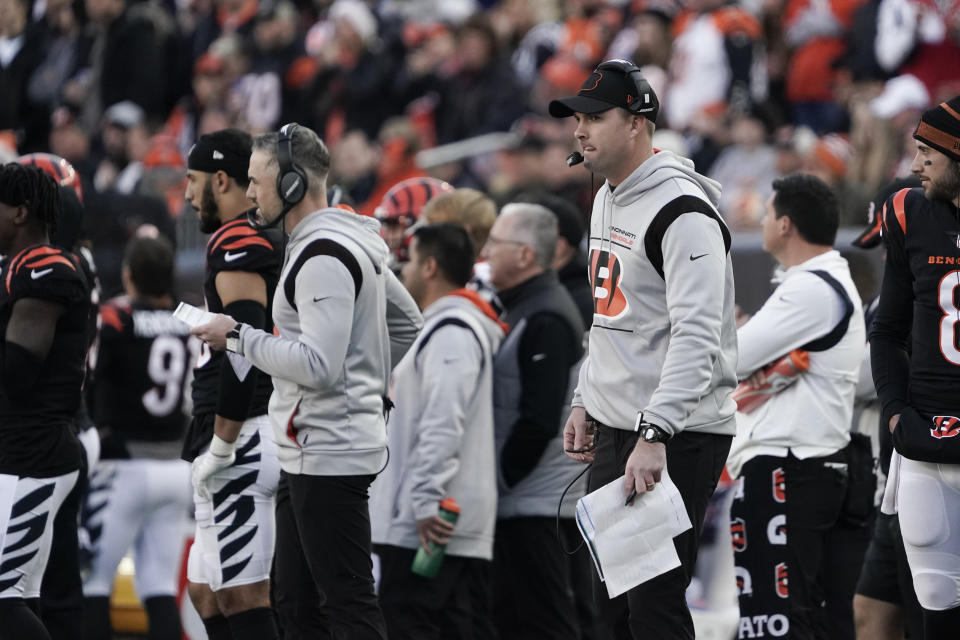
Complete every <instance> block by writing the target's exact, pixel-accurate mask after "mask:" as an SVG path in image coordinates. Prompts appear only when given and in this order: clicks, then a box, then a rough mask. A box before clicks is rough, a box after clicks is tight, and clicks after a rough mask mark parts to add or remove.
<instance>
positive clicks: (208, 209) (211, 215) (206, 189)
mask: <svg viewBox="0 0 960 640" xmlns="http://www.w3.org/2000/svg"><path fill="white" fill-rule="evenodd" d="M198 213H199V214H200V231H202V232H203V233H213V232H214V231H216V230H217V229H219V228H220V225H221V224H223V223H222V222H220V207H218V206H217V201H216V200H215V199H214V198H213V185H212V184H210V181H209V180H207V183H206V184H205V185H203V193H201V194H200V210H199V212H198Z"/></svg>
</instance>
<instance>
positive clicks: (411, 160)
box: [357, 117, 427, 215]
mask: <svg viewBox="0 0 960 640" xmlns="http://www.w3.org/2000/svg"><path fill="white" fill-rule="evenodd" d="M419 150H420V141H419V139H418V137H417V132H416V131H415V130H414V129H413V126H411V124H410V121H409V120H407V119H406V118H401V117H397V118H391V119H390V120H387V121H386V122H385V123H384V124H383V128H382V129H381V130H380V149H379V151H380V162H379V164H378V165H377V181H376V183H375V184H374V187H373V191H372V192H371V193H370V195H369V197H368V198H367V200H366V201H365V202H364V203H363V204H361V205H360V206H359V208H358V209H357V211H359V212H360V213H362V214H364V215H370V214H371V213H373V210H374V209H375V208H376V207H377V206H379V205H380V204H381V202H382V201H383V200H384V196H385V195H386V194H387V192H388V191H390V190H391V189H393V187H394V186H395V185H397V184H398V183H400V182H402V181H404V180H408V179H410V178H420V177H425V176H426V175H427V174H426V172H425V171H424V170H423V169H421V168H420V167H418V166H417V163H416V155H417V151H419Z"/></svg>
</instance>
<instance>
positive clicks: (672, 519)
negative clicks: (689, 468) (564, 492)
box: [577, 469, 692, 598]
mask: <svg viewBox="0 0 960 640" xmlns="http://www.w3.org/2000/svg"><path fill="white" fill-rule="evenodd" d="M624 498H625V496H624V491H623V478H622V477H621V478H617V479H616V480H614V481H613V482H611V483H609V484H607V485H604V486H602V487H600V488H599V489H597V490H596V491H594V492H593V493H590V494H588V495H586V496H584V497H583V498H581V499H580V500H579V501H578V502H577V525H578V526H579V527H580V533H581V534H582V535H583V537H584V539H585V540H586V541H587V546H588V548H589V549H590V555H591V556H592V557H593V561H594V564H595V565H596V568H597V573H598V574H599V575H600V579H601V580H603V582H604V584H606V586H607V593H608V595H609V596H610V597H611V598H615V597H616V596H618V595H620V594H621V593H624V592H625V591H628V590H629V589H632V588H633V587H635V586H637V585H639V584H642V583H644V582H646V581H647V580H650V579H651V578H655V577H656V576H658V575H660V574H662V573H666V572H667V571H670V570H671V569H674V568H676V567H678V566H680V559H679V557H678V556H677V551H676V548H675V547H674V545H673V538H674V536H676V535H679V534H680V533H683V532H684V531H686V530H687V529H689V528H690V527H691V526H692V525H691V524H690V518H689V517H688V516H687V510H686V508H685V507H684V504H683V497H682V496H681V495H680V491H679V490H678V489H677V486H676V485H675V484H673V481H672V480H670V475H669V473H667V470H666V469H664V471H663V474H662V477H661V481H660V483H659V484H657V488H656V489H655V490H653V491H649V492H647V493H644V494H642V495H639V496H637V498H636V499H635V500H634V501H633V503H632V504H631V505H630V506H628V507H625V506H624V505H623V502H624Z"/></svg>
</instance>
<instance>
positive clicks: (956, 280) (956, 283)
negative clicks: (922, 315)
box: [938, 271, 960, 366]
mask: <svg viewBox="0 0 960 640" xmlns="http://www.w3.org/2000/svg"><path fill="white" fill-rule="evenodd" d="M957 287H960V271H951V272H950V273H948V274H947V275H945V276H944V277H943V280H941V281H940V289H939V292H938V293H939V296H938V297H939V301H940V310H941V311H943V317H942V318H940V353H942V354H943V357H944V358H946V360H947V362H949V363H950V364H955V365H958V366H960V347H958V345H957V325H958V324H960V309H958V308H957V303H956V295H955V294H956V292H957Z"/></svg>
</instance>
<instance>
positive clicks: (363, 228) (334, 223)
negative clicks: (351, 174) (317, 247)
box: [288, 207, 389, 268]
mask: <svg viewBox="0 0 960 640" xmlns="http://www.w3.org/2000/svg"><path fill="white" fill-rule="evenodd" d="M328 234H339V235H341V236H346V237H347V238H348V239H350V240H352V241H353V242H355V243H356V244H357V245H359V246H360V248H361V249H363V251H364V253H366V254H367V256H369V258H370V260H371V261H372V262H373V264H375V265H377V267H378V268H382V266H381V265H383V264H384V263H385V262H386V259H387V256H388V254H389V250H388V249H387V245H386V243H385V242H384V241H383V239H382V238H381V237H380V222H379V221H377V220H376V219H375V218H369V217H367V216H360V215H357V214H356V213H352V212H350V211H346V210H344V209H339V208H337V207H328V208H326V209H319V210H317V211H314V212H313V213H311V214H309V215H308V216H307V217H305V218H304V219H303V220H301V221H300V224H298V225H297V226H296V228H294V230H293V232H292V233H291V234H290V239H289V240H288V242H289V243H290V245H291V247H293V246H295V245H297V244H298V243H300V242H304V241H309V240H312V239H314V238H313V236H315V235H322V236H326V235H328Z"/></svg>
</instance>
